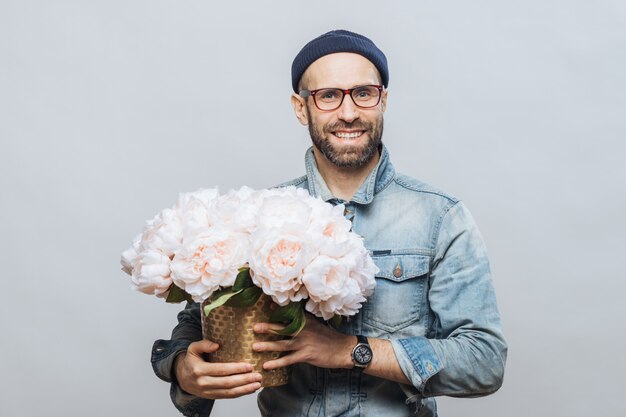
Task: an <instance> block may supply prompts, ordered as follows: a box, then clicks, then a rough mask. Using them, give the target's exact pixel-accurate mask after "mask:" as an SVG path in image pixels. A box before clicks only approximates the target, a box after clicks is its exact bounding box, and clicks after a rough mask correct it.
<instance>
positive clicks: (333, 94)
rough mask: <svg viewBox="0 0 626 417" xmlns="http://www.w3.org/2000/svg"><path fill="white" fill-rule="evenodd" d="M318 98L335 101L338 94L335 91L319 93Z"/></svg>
mask: <svg viewBox="0 0 626 417" xmlns="http://www.w3.org/2000/svg"><path fill="white" fill-rule="evenodd" d="M318 97H319V98H321V99H322V100H335V99H338V98H339V93H338V92H337V91H335V90H329V91H320V92H319V93H318Z"/></svg>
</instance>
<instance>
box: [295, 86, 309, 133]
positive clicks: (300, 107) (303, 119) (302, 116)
mask: <svg viewBox="0 0 626 417" xmlns="http://www.w3.org/2000/svg"><path fill="white" fill-rule="evenodd" d="M304 100H306V99H305V98H304V97H301V96H299V95H298V94H296V93H293V94H292V95H291V106H292V107H293V112H294V113H295V114H296V117H297V118H298V121H299V122H300V124H301V125H302V126H308V125H309V115H308V113H307V110H306V104H305V103H304Z"/></svg>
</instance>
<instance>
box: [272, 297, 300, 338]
mask: <svg viewBox="0 0 626 417" xmlns="http://www.w3.org/2000/svg"><path fill="white" fill-rule="evenodd" d="M294 304H297V305H298V306H300V307H301V308H299V309H298V311H297V313H296V315H295V317H294V318H293V320H292V321H291V323H289V324H288V325H287V327H285V328H284V329H282V330H277V331H276V333H278V334H280V335H283V336H297V335H298V333H300V331H301V330H302V329H303V328H304V325H305V324H306V316H305V315H304V309H303V308H302V304H300V303H294Z"/></svg>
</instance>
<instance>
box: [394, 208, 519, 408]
mask: <svg viewBox="0 0 626 417" xmlns="http://www.w3.org/2000/svg"><path fill="white" fill-rule="evenodd" d="M436 236H437V237H436V244H435V256H434V259H433V263H432V268H431V273H430V279H429V284H430V287H429V292H428V302H429V304H430V309H431V314H432V326H431V328H430V331H429V333H428V335H427V337H423V336H418V337H410V338H406V339H396V340H392V345H393V348H394V352H395V353H396V357H397V358H398V362H399V364H400V367H401V369H402V371H403V372H404V373H405V375H406V376H407V378H408V379H409V380H410V381H411V383H412V384H413V387H412V389H411V392H412V393H413V394H414V395H415V396H416V397H420V398H423V397H431V396H437V395H449V396H455V397H473V396H482V395H487V394H491V393H493V392H495V391H497V390H498V389H499V388H500V386H501V385H502V381H503V377H504V365H505V362H506V355H507V345H506V342H505V340H504V335H503V333H502V329H501V324H500V315H499V312H498V306H497V303H496V296H495V293H494V289H493V284H492V280H491V272H490V268H489V260H488V258H487V251H486V248H485V245H484V242H483V239H482V237H481V235H480V232H479V231H478V228H477V226H476V224H475V222H474V220H473V219H472V217H471V215H470V213H469V211H468V210H467V209H466V208H465V206H464V205H463V203H461V202H457V203H455V204H452V205H451V206H449V208H448V210H447V212H445V214H444V215H443V217H442V220H441V224H440V227H439V230H438V232H437V233H436Z"/></svg>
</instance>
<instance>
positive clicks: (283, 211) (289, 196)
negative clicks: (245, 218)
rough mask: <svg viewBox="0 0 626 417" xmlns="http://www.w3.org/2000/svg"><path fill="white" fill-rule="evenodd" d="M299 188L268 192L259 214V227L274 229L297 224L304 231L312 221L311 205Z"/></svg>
mask: <svg viewBox="0 0 626 417" xmlns="http://www.w3.org/2000/svg"><path fill="white" fill-rule="evenodd" d="M303 197H308V194H306V196H304V195H303V194H301V193H300V195H299V194H298V193H297V189H288V190H283V191H282V193H281V194H277V193H268V195H266V196H265V198H263V200H262V202H261V206H260V207H259V211H258V214H257V228H267V229H272V228H276V227H282V226H283V225H285V224H293V225H297V226H298V227H299V228H300V229H301V230H302V231H305V230H306V227H307V226H308V224H309V222H310V217H311V211H312V210H311V206H310V205H309V204H308V203H307V201H306V200H305V198H303Z"/></svg>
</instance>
